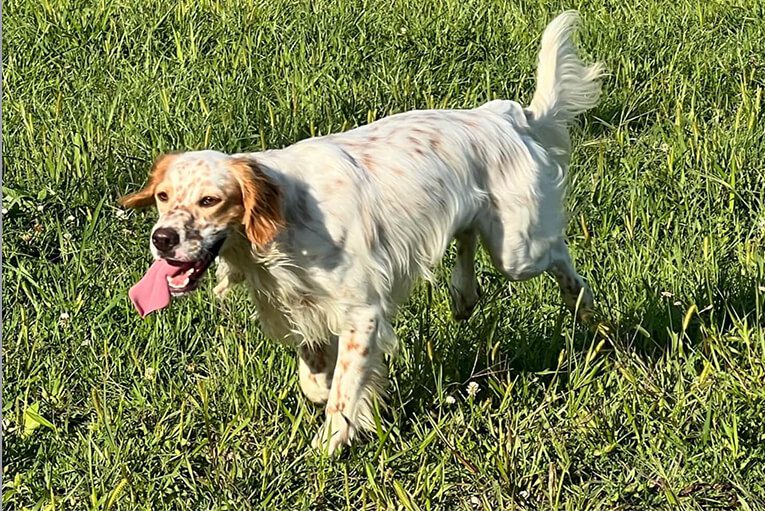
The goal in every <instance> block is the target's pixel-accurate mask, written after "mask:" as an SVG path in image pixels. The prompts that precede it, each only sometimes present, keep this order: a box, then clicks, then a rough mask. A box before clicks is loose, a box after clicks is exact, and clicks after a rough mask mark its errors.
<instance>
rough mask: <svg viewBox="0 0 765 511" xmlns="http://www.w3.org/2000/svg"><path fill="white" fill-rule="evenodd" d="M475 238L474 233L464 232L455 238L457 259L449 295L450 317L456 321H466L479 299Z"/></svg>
mask: <svg viewBox="0 0 765 511" xmlns="http://www.w3.org/2000/svg"><path fill="white" fill-rule="evenodd" d="M476 238H477V236H476V232H475V231H466V232H463V233H460V234H458V235H457V236H456V239H457V258H456V261H455V263H454V269H453V270H452V278H451V283H450V284H449V295H450V296H451V306H452V315H453V316H454V319H457V320H464V319H468V318H469V317H470V314H472V312H473V308H475V304H476V303H478V298H479V297H480V290H479V288H478V281H477V280H476V277H475V251H476V242H477V239H476Z"/></svg>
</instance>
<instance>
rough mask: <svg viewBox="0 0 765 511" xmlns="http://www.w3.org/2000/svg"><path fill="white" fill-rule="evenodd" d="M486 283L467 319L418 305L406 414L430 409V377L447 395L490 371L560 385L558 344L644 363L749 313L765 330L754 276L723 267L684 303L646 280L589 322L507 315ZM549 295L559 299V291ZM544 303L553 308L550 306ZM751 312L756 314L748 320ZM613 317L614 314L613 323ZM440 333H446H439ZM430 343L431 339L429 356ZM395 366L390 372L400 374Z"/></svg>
mask: <svg viewBox="0 0 765 511" xmlns="http://www.w3.org/2000/svg"><path fill="white" fill-rule="evenodd" d="M491 287H492V289H493V291H492V292H491V293H490V296H485V297H484V298H482V301H481V305H480V306H479V308H478V309H477V310H476V312H475V313H474V315H473V317H472V318H471V319H470V320H469V321H467V322H463V323H456V322H454V320H452V319H451V318H450V317H449V318H446V317H442V316H444V315H443V314H442V313H441V312H434V311H432V310H429V309H430V307H429V306H428V307H423V309H426V310H424V311H423V312H422V313H421V314H420V315H419V317H418V318H417V321H419V323H420V324H419V325H417V327H416V332H413V333H415V335H413V337H414V339H412V340H410V342H412V348H411V349H412V350H413V353H412V358H413V363H412V365H413V367H412V368H409V369H407V370H404V371H401V373H400V374H398V375H397V376H398V382H399V384H400V386H401V388H400V391H401V394H402V396H403V397H404V399H403V400H402V401H403V409H402V410H401V413H402V414H403V416H404V417H409V416H414V415H417V414H419V413H421V412H422V410H424V409H427V408H428V407H432V403H433V401H434V398H435V396H436V395H437V393H438V387H439V385H438V383H437V378H436V377H435V376H434V375H438V376H439V378H440V381H441V384H442V387H443V388H444V389H446V392H447V393H451V392H454V391H456V390H455V388H457V389H461V390H459V391H460V392H462V391H464V385H465V384H467V382H468V381H470V380H472V379H476V380H478V381H481V380H482V379H485V378H486V377H488V376H492V377H494V378H496V379H499V380H500V381H502V380H507V379H512V377H513V375H514V374H519V373H535V375H536V376H537V377H538V378H539V380H540V382H541V383H544V382H545V381H549V380H550V379H552V378H553V377H554V376H555V377H556V378H557V379H558V381H559V383H560V384H561V385H566V382H567V379H568V374H567V372H566V371H561V372H557V371H556V369H557V368H558V366H559V357H560V356H561V353H562V352H563V350H564V349H565V350H566V352H568V353H571V352H575V353H577V352H579V353H581V352H586V351H587V350H588V349H590V348H591V347H592V346H594V345H596V344H597V343H599V342H600V341H602V340H603V341H605V343H606V349H608V347H610V348H613V349H626V350H630V351H634V352H635V353H636V354H637V355H638V356H639V357H641V358H642V359H643V360H644V361H645V362H646V363H648V364H649V365H650V364H652V363H655V362H656V361H657V360H660V359H661V358H663V357H665V356H667V355H668V354H671V353H680V351H679V348H680V346H679V345H682V348H683V349H694V350H695V349H701V350H707V349H708V348H707V347H706V346H705V339H706V338H707V336H708V335H709V332H710V331H713V332H725V331H729V330H731V329H732V328H735V324H736V322H737V321H740V320H741V319H742V318H747V320H748V322H749V324H750V325H752V324H753V322H754V326H757V327H765V314H763V313H762V312H761V309H760V308H758V307H761V305H759V306H758V303H757V290H758V283H757V279H756V278H754V277H752V276H742V275H740V273H737V272H732V271H731V272H721V277H720V278H719V279H718V281H717V282H713V283H705V284H700V285H699V286H698V287H697V289H696V291H695V292H692V293H690V294H689V295H688V296H687V297H686V300H689V301H688V302H681V301H679V300H678V299H677V298H676V297H674V296H671V295H667V294H664V295H663V294H662V293H660V292H659V291H658V290H657V289H656V286H655V285H651V284H649V283H648V282H647V281H645V282H644V283H643V285H642V286H641V294H642V296H643V300H641V301H639V302H638V303H639V305H638V306H636V307H635V308H633V309H631V310H623V311H618V312H619V313H618V314H617V313H616V311H608V310H606V309H607V305H606V304H603V303H601V304H599V311H598V312H599V313H598V315H597V321H596V323H595V324H594V325H591V326H589V327H588V326H585V325H581V324H574V323H573V319H572V317H571V314H570V313H569V312H568V311H567V310H566V309H565V308H564V307H563V306H562V305H559V308H558V311H557V315H556V316H555V319H554V320H547V321H543V322H540V321H539V314H533V313H526V314H524V313H523V312H522V311H521V312H519V313H518V312H517V311H516V310H513V314H512V315H510V316H508V313H507V311H508V310H512V307H509V306H505V305H504V303H503V302H509V300H510V292H509V291H508V290H507V286H506V285H505V284H504V282H501V278H500V277H496V281H495V282H492V283H491ZM426 292H427V291H426ZM551 296H555V297H556V298H557V294H555V295H551ZM491 301H495V303H493V306H489V304H490V303H491ZM710 304H711V305H710ZM549 305H553V306H552V307H551V309H550V310H551V311H554V310H555V308H554V305H555V304H546V306H549ZM757 311H760V312H759V314H758V315H757V317H753V316H754V315H755V312H757ZM553 314H556V313H555V312H553ZM617 316H618V318H619V319H618V320H614V319H613V318H615V317H617ZM444 333H445V334H446V336H445V337H444V338H439V335H441V336H443V334H444ZM428 340H430V342H431V343H434V344H437V346H435V349H433V350H432V352H433V359H432V360H431V359H430V358H429V356H428V349H427V346H426V345H427V342H428ZM402 342H405V341H404V340H403V339H402ZM678 356H681V355H679V354H678ZM397 365H398V364H394V372H398V371H397V369H395V368H396V366H397ZM402 426H403V424H402ZM404 427H406V426H404Z"/></svg>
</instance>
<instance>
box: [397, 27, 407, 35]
mask: <svg viewBox="0 0 765 511" xmlns="http://www.w3.org/2000/svg"><path fill="white" fill-rule="evenodd" d="M398 33H399V34H401V35H404V34H406V27H401V30H399V31H398Z"/></svg>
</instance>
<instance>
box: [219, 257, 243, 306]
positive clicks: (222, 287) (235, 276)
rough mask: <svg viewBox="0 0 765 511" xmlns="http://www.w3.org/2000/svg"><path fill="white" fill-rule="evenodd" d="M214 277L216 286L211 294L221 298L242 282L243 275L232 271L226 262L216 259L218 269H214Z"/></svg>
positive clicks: (220, 258)
mask: <svg viewBox="0 0 765 511" xmlns="http://www.w3.org/2000/svg"><path fill="white" fill-rule="evenodd" d="M215 277H216V279H217V281H218V284H217V285H216V286H215V288H214V289H213V293H214V294H215V296H217V297H218V298H223V297H224V296H226V293H228V290H229V289H231V287H232V286H233V285H235V284H239V283H240V282H242V281H243V280H244V275H243V274H242V273H241V272H239V271H237V270H236V269H234V268H233V267H232V266H231V264H230V263H228V261H226V260H225V259H223V258H222V257H219V258H218V267H217V268H216V269H215Z"/></svg>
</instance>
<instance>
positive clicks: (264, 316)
mask: <svg viewBox="0 0 765 511" xmlns="http://www.w3.org/2000/svg"><path fill="white" fill-rule="evenodd" d="M228 264H230V265H231V270H230V271H231V273H232V274H235V275H238V276H239V278H237V279H235V280H236V281H240V282H241V283H242V284H243V285H244V286H245V287H246V288H247V291H248V293H249V295H250V299H251V300H252V302H253V303H254V305H255V308H256V310H257V317H258V320H259V322H260V327H261V330H262V331H263V333H264V334H265V335H266V336H268V337H270V338H273V339H276V340H279V341H281V342H284V343H286V344H289V345H292V346H299V345H301V344H305V343H326V342H329V339H330V336H331V335H333V333H334V332H337V330H338V328H339V318H340V317H341V315H340V311H339V310H338V307H337V306H336V305H335V302H334V300H331V299H330V298H329V297H327V296H326V295H325V293H323V292H322V291H321V289H320V288H319V287H318V286H317V285H316V284H315V283H314V282H313V279H312V278H311V276H310V275H307V274H305V272H304V271H302V270H300V269H299V268H295V267H290V266H289V265H283V266H280V265H274V266H272V267H269V266H267V265H264V264H260V263H257V262H254V261H252V262H248V263H247V264H244V265H241V264H240V265H235V264H231V263H228Z"/></svg>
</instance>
